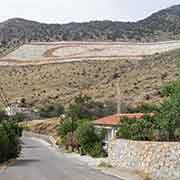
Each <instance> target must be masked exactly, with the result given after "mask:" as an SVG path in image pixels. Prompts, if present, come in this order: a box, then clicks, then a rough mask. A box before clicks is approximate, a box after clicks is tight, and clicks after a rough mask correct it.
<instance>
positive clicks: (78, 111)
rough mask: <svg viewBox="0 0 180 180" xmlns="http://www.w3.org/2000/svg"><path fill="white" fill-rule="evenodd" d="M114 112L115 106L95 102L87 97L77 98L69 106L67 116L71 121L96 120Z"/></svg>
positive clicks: (108, 103) (109, 103)
mask: <svg viewBox="0 0 180 180" xmlns="http://www.w3.org/2000/svg"><path fill="white" fill-rule="evenodd" d="M115 112H116V105H115V104H113V103H111V102H106V103H102V102H97V101H94V100H93V99H92V98H91V97H88V96H82V95H80V96H77V97H76V98H75V100H74V102H73V103H72V104H71V105H70V106H69V110H68V112H67V115H68V116H69V117H71V118H73V119H90V120H93V119H96V118H100V117H104V116H108V115H112V114H114V113H115Z"/></svg>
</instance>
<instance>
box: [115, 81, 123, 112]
mask: <svg viewBox="0 0 180 180" xmlns="http://www.w3.org/2000/svg"><path fill="white" fill-rule="evenodd" d="M116 90H117V114H120V113H121V101H122V98H121V91H120V82H119V81H117V82H116Z"/></svg>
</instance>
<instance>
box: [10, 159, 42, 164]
mask: <svg viewBox="0 0 180 180" xmlns="http://www.w3.org/2000/svg"><path fill="white" fill-rule="evenodd" d="M38 162H40V160H38V159H17V160H16V162H15V163H14V164H12V165H11V166H28V165H30V164H35V163H38Z"/></svg>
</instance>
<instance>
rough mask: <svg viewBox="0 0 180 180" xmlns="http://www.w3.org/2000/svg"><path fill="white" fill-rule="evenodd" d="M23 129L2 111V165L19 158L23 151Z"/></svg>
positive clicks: (0, 118)
mask: <svg viewBox="0 0 180 180" xmlns="http://www.w3.org/2000/svg"><path fill="white" fill-rule="evenodd" d="M21 135H22V128H21V127H20V126H19V125H18V124H17V122H15V121H12V119H11V118H9V117H8V116H7V115H6V114H5V112H4V111H0V163H2V162H4V161H7V160H9V159H11V158H16V157H18V155H19V153H20V151H21V143H20V139H19V138H20V137H21Z"/></svg>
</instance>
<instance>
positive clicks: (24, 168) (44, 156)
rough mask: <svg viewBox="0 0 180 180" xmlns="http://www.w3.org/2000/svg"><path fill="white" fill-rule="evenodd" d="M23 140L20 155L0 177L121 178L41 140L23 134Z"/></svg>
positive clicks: (27, 179) (54, 179) (52, 179)
mask: <svg viewBox="0 0 180 180" xmlns="http://www.w3.org/2000/svg"><path fill="white" fill-rule="evenodd" d="M22 141H23V150H22V154H21V156H20V158H19V159H18V160H17V162H16V163H15V164H13V165H10V166H9V167H8V168H7V169H5V170H3V171H1V172H0V180H11V179H13V180H118V179H117V178H115V177H111V176H108V175H105V174H102V173H100V172H98V171H96V170H92V169H91V168H90V167H88V166H87V165H86V164H84V163H82V162H80V161H77V160H75V159H70V158H67V157H66V156H65V155H64V154H63V153H60V152H57V151H56V150H55V149H54V148H52V147H51V146H50V145H48V144H47V143H45V142H43V141H41V140H38V139H35V138H31V137H23V138H22Z"/></svg>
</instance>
